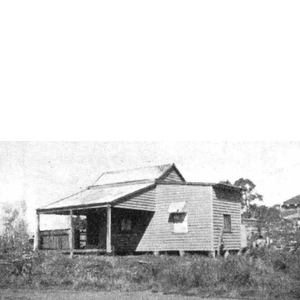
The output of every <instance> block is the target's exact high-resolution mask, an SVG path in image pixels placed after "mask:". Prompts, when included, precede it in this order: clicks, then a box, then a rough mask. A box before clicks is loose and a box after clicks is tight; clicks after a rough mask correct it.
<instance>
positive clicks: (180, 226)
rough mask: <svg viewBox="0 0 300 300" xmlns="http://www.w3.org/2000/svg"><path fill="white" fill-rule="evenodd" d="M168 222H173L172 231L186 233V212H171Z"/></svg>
mask: <svg viewBox="0 0 300 300" xmlns="http://www.w3.org/2000/svg"><path fill="white" fill-rule="evenodd" d="M169 222H171V223H173V232H174V233H187V232H188V217H187V213H171V214H170V216H169Z"/></svg>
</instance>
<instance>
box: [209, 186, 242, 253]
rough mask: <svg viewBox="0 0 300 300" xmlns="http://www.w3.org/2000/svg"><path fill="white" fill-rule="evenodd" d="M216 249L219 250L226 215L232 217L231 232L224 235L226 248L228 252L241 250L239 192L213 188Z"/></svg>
mask: <svg viewBox="0 0 300 300" xmlns="http://www.w3.org/2000/svg"><path fill="white" fill-rule="evenodd" d="M212 207H213V228H214V230H213V234H214V249H215V250H218V247H219V242H220V235H221V230H222V229H223V226H224V214H226V215H230V217H231V231H230V232H224V233H223V241H224V246H225V248H226V249H228V250H238V249H240V248H241V195H240V193H239V191H232V190H229V189H228V190H226V189H221V188H212Z"/></svg>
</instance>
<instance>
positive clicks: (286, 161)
mask: <svg viewBox="0 0 300 300" xmlns="http://www.w3.org/2000/svg"><path fill="white" fill-rule="evenodd" d="M0 162H1V165H0V173H1V174H0V202H2V203H5V202H10V203H17V202H18V201H20V200H25V201H26V203H27V207H28V221H29V223H30V229H32V230H33V229H34V221H35V209H36V208H39V207H42V206H44V205H47V204H49V203H52V202H54V201H57V200H59V199H61V198H64V197H66V196H69V195H71V194H73V193H76V192H79V191H80V190H82V189H84V188H86V187H87V186H89V185H92V184H93V182H95V180H96V179H97V178H98V177H99V176H100V175H101V174H102V173H103V172H106V171H114V170H123V169H130V168H138V167H144V166H154V165H160V164H166V163H175V164H176V166H177V168H178V169H179V170H180V172H181V173H182V175H183V176H184V177H185V179H186V180H187V181H196V182H219V181H221V180H230V181H231V182H234V181H236V180H238V179H239V178H248V179H250V180H251V181H253V183H254V184H255V185H256V191H257V192H258V193H260V194H262V195H263V197H264V201H263V204H264V205H267V206H271V205H275V204H281V203H282V202H283V201H286V200H288V199H290V198H291V197H294V196H296V195H298V194H300V187H299V178H300V142H201V141H194V142H187V141H186V142H184V141H183V142H173V141H172V142H159V141H157V142H143V141H139V142H130V141H127V142H104V141H102V142H82V141H81V142H1V143H0ZM47 222H50V221H49V218H45V220H44V221H43V222H42V225H43V226H47V225H49V224H47ZM56 225H57V224H56Z"/></svg>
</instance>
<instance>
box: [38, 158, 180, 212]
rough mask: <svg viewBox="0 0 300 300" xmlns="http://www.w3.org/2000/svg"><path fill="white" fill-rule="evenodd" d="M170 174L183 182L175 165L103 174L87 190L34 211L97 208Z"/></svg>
mask: <svg viewBox="0 0 300 300" xmlns="http://www.w3.org/2000/svg"><path fill="white" fill-rule="evenodd" d="M172 171H175V172H176V173H177V175H178V176H179V177H180V179H181V180H182V181H183V182H185V179H184V178H183V176H182V175H181V173H180V172H179V171H178V169H177V168H176V166H175V164H167V165H161V166H153V167H146V168H137V169H131V170H122V171H115V172H105V173H103V174H102V175H101V176H100V177H99V178H98V179H97V180H96V182H95V183H94V184H93V185H92V186H89V187H88V188H87V189H85V190H83V191H81V192H79V193H76V194H73V195H71V196H69V197H66V198H63V199H61V200H58V201H56V202H53V203H50V204H48V205H46V206H44V207H41V208H39V209H38V211H40V212H47V211H48V212H49V211H55V210H62V209H67V208H68V209H71V208H83V207H91V206H98V207H99V206H101V205H104V204H109V203H113V202H116V201H118V200H120V199H124V198H125V197H128V196H131V195H133V194H136V193H139V192H142V191H145V190H148V189H150V188H151V187H153V186H155V183H156V181H157V180H163V179H164V178H165V177H166V176H168V174H170V172H172Z"/></svg>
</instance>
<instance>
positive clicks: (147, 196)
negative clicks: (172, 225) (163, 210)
mask: <svg viewBox="0 0 300 300" xmlns="http://www.w3.org/2000/svg"><path fill="white" fill-rule="evenodd" d="M114 207H116V208H125V209H138V210H146V211H155V187H154V186H153V187H151V188H150V190H147V191H143V192H140V193H138V194H136V195H133V196H130V197H128V198H124V199H123V200H121V201H120V202H118V203H117V204H115V205H114Z"/></svg>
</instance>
